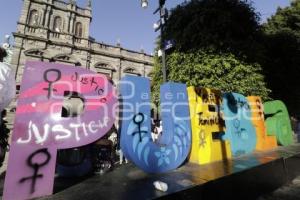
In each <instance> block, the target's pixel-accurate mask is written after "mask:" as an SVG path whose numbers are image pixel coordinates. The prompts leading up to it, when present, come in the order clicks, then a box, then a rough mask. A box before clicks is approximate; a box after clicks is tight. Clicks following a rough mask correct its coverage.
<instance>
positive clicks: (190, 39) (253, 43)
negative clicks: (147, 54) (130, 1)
mask: <svg viewBox="0 0 300 200" xmlns="http://www.w3.org/2000/svg"><path fill="white" fill-rule="evenodd" d="M258 20H259V17H258V15H257V14H256V13H255V11H254V9H253V8H252V6H251V5H250V4H248V3H246V2H244V1H240V0H213V1H212V0H192V1H189V2H188V3H185V4H182V5H179V6H177V7H176V8H175V9H173V10H172V12H171V15H170V18H169V20H168V22H167V24H166V28H165V34H164V38H167V39H174V40H175V42H176V47H175V49H174V50H173V52H167V53H168V54H167V69H168V80H171V81H176V82H182V83H186V84H187V85H188V86H191V85H192V86H202V87H209V88H215V89H220V90H222V91H233V92H239V93H241V94H244V95H259V96H261V97H262V98H263V99H268V94H269V93H270V90H268V89H267V88H266V84H265V82H264V76H263V75H262V74H261V66H260V65H259V64H258V61H260V60H262V58H263V56H264V54H263V43H262V42H261V40H262V38H263V37H262V31H261V30H260V25H259V23H258ZM160 63H161V62H160V60H159V59H158V58H157V57H156V58H155V67H154V70H153V73H152V80H153V85H152V89H153V91H154V93H153V98H154V100H155V101H157V100H158V99H159V86H160V84H161V83H162V72H161V64H160Z"/></svg>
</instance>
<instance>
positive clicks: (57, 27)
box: [53, 16, 62, 32]
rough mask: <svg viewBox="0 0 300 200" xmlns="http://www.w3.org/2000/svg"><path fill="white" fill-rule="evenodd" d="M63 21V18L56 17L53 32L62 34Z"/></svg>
mask: <svg viewBox="0 0 300 200" xmlns="http://www.w3.org/2000/svg"><path fill="white" fill-rule="evenodd" d="M61 26H62V20H61V17H59V16H56V17H55V18H54V22H53V30H54V31H56V32H61Z"/></svg>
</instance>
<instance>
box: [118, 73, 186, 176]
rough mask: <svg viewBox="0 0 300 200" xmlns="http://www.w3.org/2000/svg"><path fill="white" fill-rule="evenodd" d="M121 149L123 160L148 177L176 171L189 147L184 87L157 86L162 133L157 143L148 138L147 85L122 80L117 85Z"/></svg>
mask: <svg viewBox="0 0 300 200" xmlns="http://www.w3.org/2000/svg"><path fill="white" fill-rule="evenodd" d="M120 92H121V95H122V101H123V103H122V107H123V112H122V116H121V117H122V124H121V148H122V150H123V152H124V154H125V156H126V157H127V158H128V159H130V160H131V161H133V162H134V163H135V164H136V165H137V166H138V167H139V168H141V169H142V170H144V171H146V172H149V173H159V172H166V171H169V170H172V169H175V168H177V167H179V166H180V165H181V164H182V163H183V162H184V161H185V159H186V158H187V156H188V154H189V151H190V146H191V131H190V120H189V106H188V96H187V92H186V86H185V85H184V84H178V83H166V84H164V85H162V86H161V90H160V94H161V113H162V114H161V116H162V126H163V132H162V136H161V138H160V139H159V140H158V142H157V143H154V142H153V140H152V138H151V127H150V125H151V116H150V109H151V105H150V81H149V80H148V79H146V78H141V77H135V76H125V77H124V78H123V79H122V81H121V86H120Z"/></svg>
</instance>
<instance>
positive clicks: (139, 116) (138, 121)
mask: <svg viewBox="0 0 300 200" xmlns="http://www.w3.org/2000/svg"><path fill="white" fill-rule="evenodd" d="M144 120H145V117H144V115H143V114H142V113H138V114H136V115H135V116H134V117H133V122H134V123H135V124H136V125H137V126H138V131H135V132H133V133H132V135H135V134H137V133H138V134H139V137H140V142H142V133H147V131H142V130H141V124H142V123H143V122H144Z"/></svg>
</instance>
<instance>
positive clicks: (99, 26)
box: [0, 0, 291, 54]
mask: <svg viewBox="0 0 300 200" xmlns="http://www.w3.org/2000/svg"><path fill="white" fill-rule="evenodd" d="M148 1H149V6H148V8H147V9H143V8H141V4H140V0H93V2H92V6H93V21H92V24H91V26H90V35H91V36H92V37H93V38H95V39H96V40H97V41H99V42H104V43H106V44H111V45H116V43H117V42H118V41H120V43H121V46H122V47H123V48H127V49H130V50H134V51H140V50H141V49H143V50H144V51H145V52H146V53H148V54H151V53H152V52H153V49H154V47H155V39H156V37H157V36H158V34H159V33H158V32H155V31H154V29H153V23H154V22H156V21H157V20H158V19H159V16H158V15H153V12H154V10H156V8H157V7H158V0H148ZM290 1H291V0H253V6H254V7H255V9H256V11H257V12H259V13H260V14H261V18H262V22H264V21H265V20H266V19H267V18H268V17H270V16H271V15H272V14H274V13H275V12H276V9H277V8H278V7H279V6H280V7H285V6H288V5H289V4H290ZM0 2H1V4H0V27H1V28H0V43H2V42H3V39H4V36H5V35H6V34H11V33H12V32H15V31H16V25H17V21H18V20H19V17H20V13H21V8H22V3H23V0H0ZM86 2H87V0H77V4H78V5H79V6H81V7H85V6H86ZM182 2H184V0H167V1H166V6H167V8H168V9H172V8H174V7H176V5H178V4H180V3H182Z"/></svg>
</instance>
